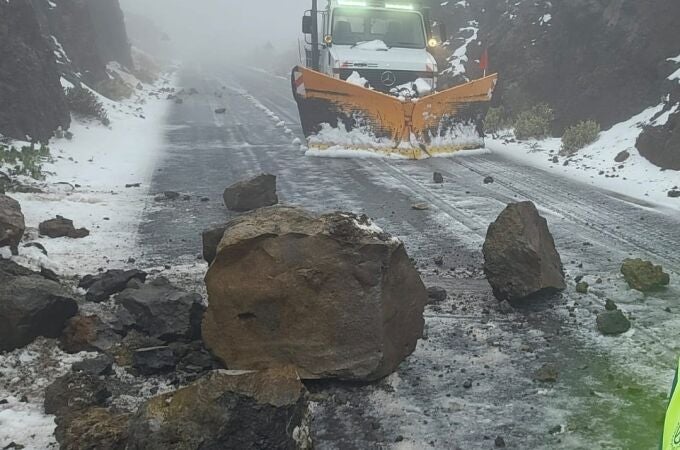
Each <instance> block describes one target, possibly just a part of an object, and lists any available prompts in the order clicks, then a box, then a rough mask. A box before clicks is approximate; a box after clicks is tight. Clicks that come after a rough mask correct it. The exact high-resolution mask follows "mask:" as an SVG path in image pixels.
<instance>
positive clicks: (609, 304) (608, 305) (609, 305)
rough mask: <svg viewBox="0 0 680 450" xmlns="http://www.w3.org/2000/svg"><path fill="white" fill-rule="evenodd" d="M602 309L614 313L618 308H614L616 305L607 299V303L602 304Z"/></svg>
mask: <svg viewBox="0 0 680 450" xmlns="http://www.w3.org/2000/svg"><path fill="white" fill-rule="evenodd" d="M604 309H606V310H607V311H615V310H617V309H619V307H618V306H616V303H614V302H613V301H611V300H609V299H607V301H606V302H605V304H604Z"/></svg>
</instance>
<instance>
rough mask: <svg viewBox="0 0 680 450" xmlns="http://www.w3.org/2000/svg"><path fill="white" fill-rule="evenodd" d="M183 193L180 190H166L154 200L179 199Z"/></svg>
mask: <svg viewBox="0 0 680 450" xmlns="http://www.w3.org/2000/svg"><path fill="white" fill-rule="evenodd" d="M180 196H181V194H180V193H179V192H175V191H165V192H163V193H162V194H158V195H157V196H156V197H155V198H154V200H155V201H157V202H162V201H165V200H177V199H179V198H180Z"/></svg>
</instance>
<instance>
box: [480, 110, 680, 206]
mask: <svg viewBox="0 0 680 450" xmlns="http://www.w3.org/2000/svg"><path fill="white" fill-rule="evenodd" d="M662 108H663V104H661V105H659V106H655V107H652V108H648V109H646V110H644V111H643V112H642V113H640V114H638V115H636V116H634V117H632V118H631V119H629V120H627V121H625V122H622V123H619V124H617V125H614V126H613V127H612V128H610V129H609V130H606V131H603V132H602V133H600V137H599V139H598V140H597V141H596V142H594V143H593V144H591V145H589V146H587V147H585V148H583V149H581V150H579V151H578V152H577V153H576V154H575V155H574V156H572V157H563V156H558V153H559V150H560V147H561V140H560V139H546V140H541V141H535V140H531V141H523V142H511V141H512V140H509V139H507V138H500V139H491V138H487V140H486V146H487V148H489V149H490V150H491V151H492V152H494V153H498V154H501V155H504V156H506V157H508V158H512V159H514V160H517V161H520V162H522V163H524V164H527V165H530V166H534V167H538V168H541V169H544V170H548V171H552V172H555V173H556V174H558V175H560V176H566V177H569V178H572V179H576V180H579V181H583V182H585V183H588V184H591V185H594V186H597V187H600V188H603V189H606V190H609V191H612V192H616V193H618V194H622V195H624V196H627V197H630V198H633V199H638V200H642V201H645V202H650V203H654V204H657V205H662V206H665V207H669V208H672V209H676V210H680V199H677V198H670V197H668V191H670V190H671V189H673V188H675V187H677V186H680V173H679V172H677V171H673V170H662V169H660V168H659V167H657V166H655V165H654V164H652V163H650V162H649V161H648V160H647V159H645V158H644V157H642V156H641V155H640V153H639V152H638V150H637V148H636V147H635V142H636V140H637V138H638V136H639V135H640V133H641V132H642V126H644V125H646V124H650V123H652V124H653V125H655V126H660V125H663V124H664V123H665V122H666V121H667V120H668V115H669V114H662V115H661V116H659V117H658V118H656V119H655V120H653V118H654V117H655V116H656V115H657V114H658V113H659V112H661V110H662ZM623 151H627V152H628V153H629V154H630V157H629V158H628V159H627V160H625V161H623V162H621V163H618V162H615V161H614V158H616V156H617V155H618V154H619V153H620V152H623ZM555 156H558V159H557V161H558V162H553V158H554V157H555ZM566 161H568V163H567V165H564V164H565V162H566Z"/></svg>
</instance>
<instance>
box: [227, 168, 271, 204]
mask: <svg viewBox="0 0 680 450" xmlns="http://www.w3.org/2000/svg"><path fill="white" fill-rule="evenodd" d="M278 203H279V197H278V196H277V195H276V176H274V175H269V174H262V175H258V176H256V177H255V178H251V179H250V180H246V181H239V182H238V183H236V184H233V185H231V186H229V187H228V188H227V189H225V190H224V205H225V206H226V207H227V209H229V210H230V211H250V210H253V209H257V208H263V207H265V206H272V205H276V204H278Z"/></svg>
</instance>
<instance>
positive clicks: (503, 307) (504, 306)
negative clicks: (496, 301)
mask: <svg viewBox="0 0 680 450" xmlns="http://www.w3.org/2000/svg"><path fill="white" fill-rule="evenodd" d="M498 309H499V310H500V312H502V313H503V314H510V313H513V312H515V308H513V307H512V304H511V303H510V302H509V301H507V300H503V301H502V302H500V305H499V308H498Z"/></svg>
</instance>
